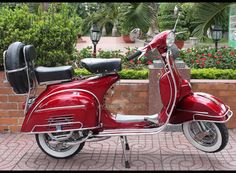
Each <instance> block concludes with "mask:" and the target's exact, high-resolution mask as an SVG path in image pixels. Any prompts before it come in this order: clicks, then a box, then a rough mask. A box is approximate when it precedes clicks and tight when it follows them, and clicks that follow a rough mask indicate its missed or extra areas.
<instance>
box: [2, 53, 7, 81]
mask: <svg viewBox="0 0 236 173" xmlns="http://www.w3.org/2000/svg"><path fill="white" fill-rule="evenodd" d="M6 54H7V51H6V50H5V51H4V52H3V67H4V74H5V81H4V82H5V83H6V82H8V80H7V73H6V71H7V69H6V65H5V62H6Z"/></svg>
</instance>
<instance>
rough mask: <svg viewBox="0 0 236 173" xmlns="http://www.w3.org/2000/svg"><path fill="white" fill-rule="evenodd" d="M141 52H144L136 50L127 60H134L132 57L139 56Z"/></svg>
mask: <svg viewBox="0 0 236 173" xmlns="http://www.w3.org/2000/svg"><path fill="white" fill-rule="evenodd" d="M141 54H142V52H141V51H140V50H138V51H137V52H135V53H134V54H133V55H130V56H129V57H128V58H127V60H132V59H134V58H136V57H138V56H139V55H141Z"/></svg>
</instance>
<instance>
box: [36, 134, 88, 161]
mask: <svg viewBox="0 0 236 173" xmlns="http://www.w3.org/2000/svg"><path fill="white" fill-rule="evenodd" d="M35 137H36V141H37V144H38V146H39V147H40V149H41V150H42V151H43V152H44V153H46V154H47V155H49V156H51V157H54V158H57V159H65V158H69V157H72V156H74V155H75V154H77V153H79V152H80V151H81V150H82V148H83V147H84V144H85V142H82V143H81V144H77V145H73V146H67V145H64V144H63V143H62V142H63V141H61V142H59V143H58V144H56V145H55V144H51V143H50V141H52V139H51V137H50V135H48V134H47V133H44V134H36V135H35Z"/></svg>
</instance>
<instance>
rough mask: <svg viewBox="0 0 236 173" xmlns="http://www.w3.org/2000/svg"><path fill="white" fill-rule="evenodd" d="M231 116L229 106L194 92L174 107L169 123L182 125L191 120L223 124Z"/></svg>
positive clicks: (206, 95) (210, 96)
mask: <svg viewBox="0 0 236 173" xmlns="http://www.w3.org/2000/svg"><path fill="white" fill-rule="evenodd" d="M232 115H233V112H232V111H231V110H230V108H229V106H227V105H225V104H224V103H223V102H222V101H221V100H220V99H219V98H217V97H215V96H213V95H210V94H207V93H203V92H194V93H193V94H191V95H188V96H186V97H185V98H183V99H182V100H181V101H180V102H179V103H178V104H177V105H176V109H175V110H174V112H173V113H172V115H171V117H170V120H169V123H170V124H182V123H184V122H187V121H192V120H196V121H209V122H210V121H211V122H218V123H224V122H227V121H228V120H229V119H230V117H231V116H232Z"/></svg>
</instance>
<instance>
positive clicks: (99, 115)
mask: <svg viewBox="0 0 236 173" xmlns="http://www.w3.org/2000/svg"><path fill="white" fill-rule="evenodd" d="M67 91H82V92H86V93H89V94H91V95H92V96H93V97H94V98H95V99H96V100H97V102H98V111H99V112H98V120H99V121H98V123H100V119H101V104H100V102H99V100H98V98H97V96H96V95H95V94H94V93H92V92H90V91H88V90H84V89H66V90H61V91H57V92H54V93H51V94H49V95H47V96H46V97H44V98H43V99H41V100H40V101H39V103H38V104H37V105H36V106H35V107H34V108H33V110H32V111H31V113H30V114H29V117H28V119H27V121H26V123H28V121H29V119H30V117H31V115H32V113H33V112H34V111H35V109H36V108H37V107H38V106H39V105H40V104H41V103H42V102H43V101H44V100H45V99H47V98H48V97H51V96H52V95H55V94H58V93H63V92H67Z"/></svg>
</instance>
